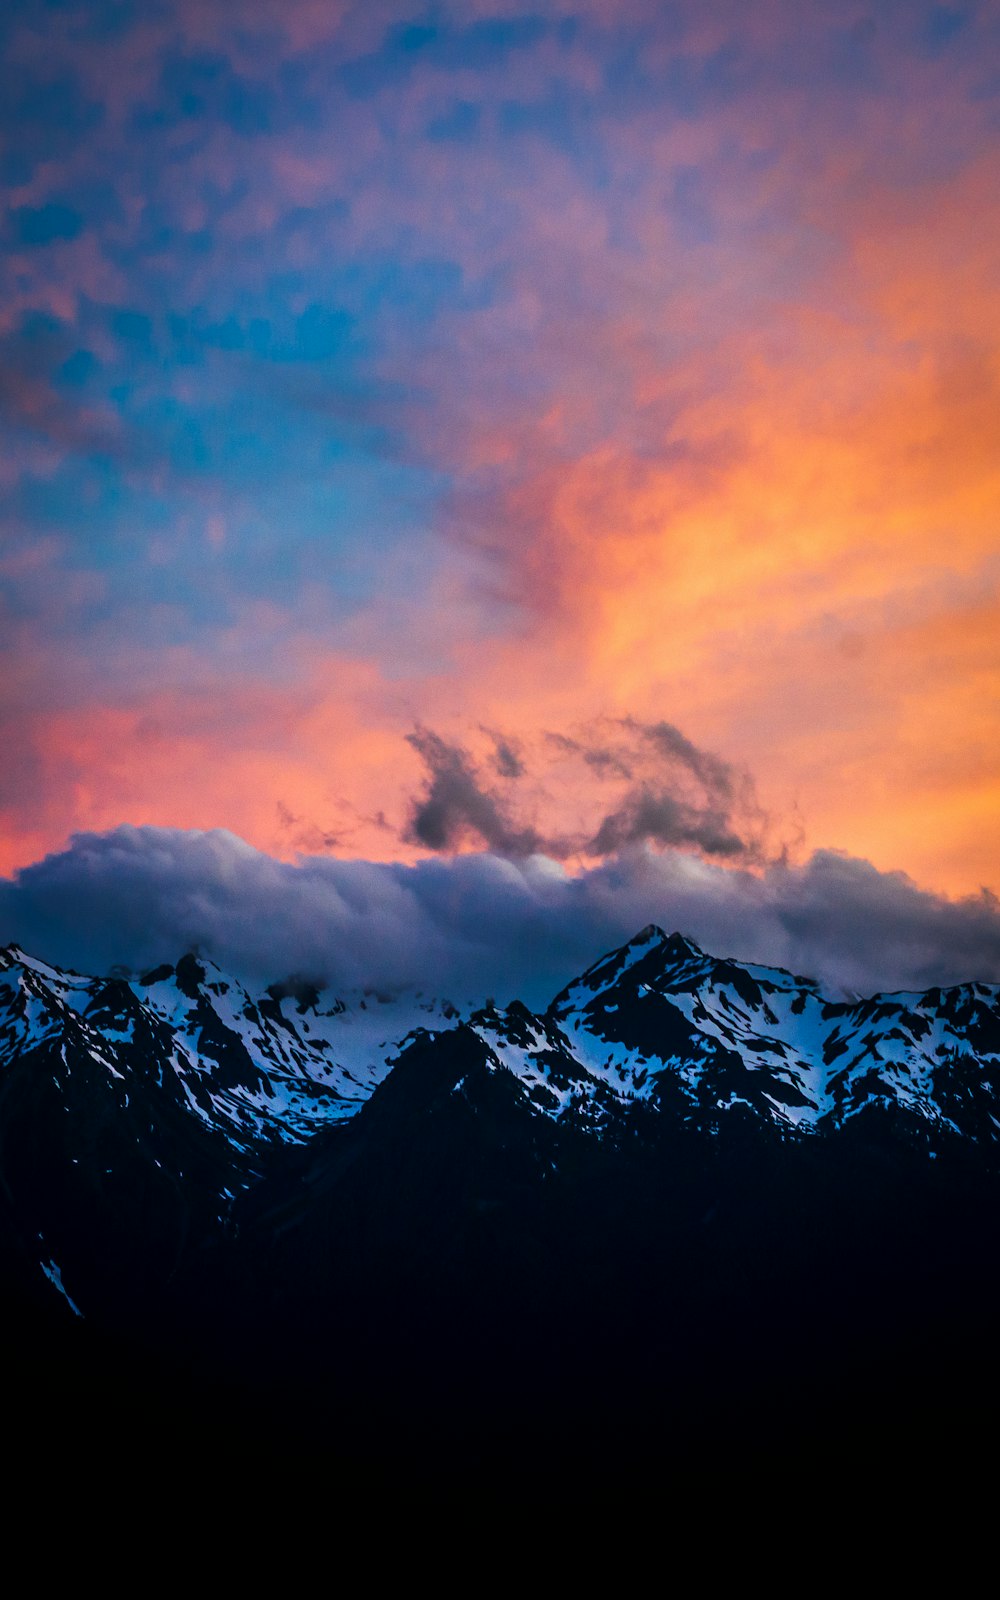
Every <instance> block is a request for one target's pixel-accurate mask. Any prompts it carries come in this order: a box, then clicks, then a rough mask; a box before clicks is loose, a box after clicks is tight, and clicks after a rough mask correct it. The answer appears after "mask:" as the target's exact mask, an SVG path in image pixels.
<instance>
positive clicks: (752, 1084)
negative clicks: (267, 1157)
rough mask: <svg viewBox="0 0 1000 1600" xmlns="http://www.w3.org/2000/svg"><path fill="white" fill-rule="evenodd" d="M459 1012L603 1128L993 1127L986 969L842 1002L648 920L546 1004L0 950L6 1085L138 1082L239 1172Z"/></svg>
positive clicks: (528, 1094)
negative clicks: (109, 964)
mask: <svg viewBox="0 0 1000 1600" xmlns="http://www.w3.org/2000/svg"><path fill="white" fill-rule="evenodd" d="M459 1026H466V1027H468V1028H470V1029H471V1030H472V1031H473V1032H474V1033H475V1034H476V1035H477V1036H478V1037H479V1038H480V1039H481V1040H482V1041H483V1042H484V1043H485V1044H486V1045H487V1046H488V1056H487V1058H486V1059H487V1062H488V1069H489V1070H500V1069H504V1070H505V1071H506V1072H508V1073H510V1074H512V1075H513V1077H514V1078H515V1079H516V1080H517V1085H518V1089H519V1092H520V1093H522V1094H523V1095H524V1097H525V1099H526V1102H527V1104H528V1105H529V1106H530V1108H531V1109H532V1110H533V1111H535V1112H537V1113H538V1114H539V1115H542V1116H545V1117H548V1118H550V1119H553V1120H556V1121H558V1120H560V1119H562V1118H565V1117H570V1118H571V1120H572V1122H573V1123H574V1125H575V1126H577V1127H578V1128H582V1129H588V1130H590V1131H591V1132H593V1133H595V1134H600V1132H601V1130H602V1129H607V1128H609V1127H610V1126H611V1125H613V1124H614V1123H616V1122H617V1121H620V1120H621V1119H622V1118H623V1117H627V1116H628V1114H629V1111H630V1109H631V1108H633V1107H635V1106H636V1105H645V1106H647V1107H651V1108H655V1109H658V1110H660V1111H662V1112H663V1113H664V1114H667V1113H669V1114H671V1115H674V1116H676V1117H678V1118H680V1119H681V1120H682V1121H683V1122H685V1123H686V1124H690V1125H693V1126H695V1127H697V1128H699V1129H701V1130H702V1131H712V1130H714V1129H717V1128H718V1127H719V1126H720V1125H721V1123H722V1122H723V1121H724V1120H725V1118H726V1117H727V1116H729V1115H730V1114H732V1113H733V1112H735V1111H739V1112H741V1113H743V1114H746V1113H749V1114H750V1115H752V1116H753V1117H755V1118H758V1119H760V1120H762V1121H763V1122H765V1123H768V1124H771V1125H773V1127H774V1128H775V1130H776V1131H778V1132H781V1133H783V1134H787V1135H790V1134H795V1133H824V1132H831V1131H833V1130H835V1129H837V1128H839V1127H842V1126H844V1125H845V1124H846V1123H847V1122H849V1121H850V1120H851V1119H852V1118H854V1117H857V1116H858V1115H859V1114H861V1113H863V1112H865V1111H867V1110H870V1109H872V1108H881V1109H888V1108H895V1109H896V1110H897V1111H898V1112H900V1113H905V1114H907V1115H908V1116H909V1117H910V1118H911V1119H913V1120H915V1121H916V1122H922V1123H924V1124H926V1127H927V1130H928V1131H932V1130H943V1131H948V1132H951V1133H954V1134H957V1135H960V1136H965V1137H967V1138H971V1139H974V1140H976V1141H988V1142H996V1141H997V1140H998V1138H1000V990H998V988H997V986H991V985H987V984H983V983H975V982H972V983H968V984H963V985H961V986H958V987H954V988H950V989H931V990H929V991H928V992H926V993H924V994H890V995H875V996H873V997H872V998H871V999H865V1000H855V1001H848V1000H844V999H836V998H831V997H829V996H827V995H824V994H823V993H822V992H821V990H820V988H819V986H818V985H817V984H816V983H815V982H814V981H813V980H812V979H809V978H803V977H796V976H793V975H792V974H791V973H788V972H785V971H783V970H781V969H778V968H770V967H760V966H751V965H747V964H743V963H739V962H736V961H732V960H720V959H717V958H715V957H712V956H710V955H707V954H705V952H704V951H702V950H700V949H699V948H698V946H697V945H696V944H694V943H693V941H691V940H690V939H687V938H684V937H683V936H682V935H680V934H673V935H671V936H669V937H668V936H667V935H666V934H664V933H663V932H662V930H661V929H659V928H656V927H653V926H650V927H647V928H645V929H643V930H642V932H641V933H639V934H637V935H636V937H635V938H634V939H632V940H630V941H629V943H628V944H626V945H624V946H622V947H621V948H620V949H618V950H615V951H613V952H611V953H610V954H608V955H606V956H604V957H602V958H601V959H600V960H599V961H597V962H596V963H595V964H594V965H593V966H592V967H590V968H589V969H588V971H587V972H585V973H584V974H583V975H582V976H581V977H579V978H578V979H576V980H575V981H574V982H573V983H571V984H569V985H568V986H567V987H566V988H565V989H563V990H562V992H561V993H560V994H558V995H557V996H556V997H555V999H554V1000H553V1001H552V1003H551V1004H550V1005H549V1007H548V1008H547V1009H546V1010H545V1011H544V1012H543V1013H540V1014H534V1013H532V1012H530V1011H529V1010H528V1009H527V1007H525V1006H524V1005H522V1004H521V1003H520V1002H519V1001H514V1002H512V1003H511V1004H510V1005H508V1006H507V1007H505V1008H504V1009H503V1010H497V1009H496V1007H494V1006H492V1005H490V1006H487V1007H485V1008H480V1009H472V1008H471V1007H468V1006H466V1007H463V1008H462V1010H461V1011H460V1010H459V1009H458V1008H456V1007H455V1006H454V1005H453V1004H451V1003H449V1002H447V1001H435V1000H428V999H426V998H425V997H423V996H414V995H405V996H403V997H397V998H394V999H385V998H379V997H377V996H373V995H367V996H360V995H359V996H354V997H348V998H342V997H337V996H330V995H329V994H325V993H321V992H319V991H318V990H317V989H316V988H315V986H313V985H311V984H308V983H305V982H302V981H296V980H289V981H286V982H284V983H275V984H272V985H271V986H270V987H269V988H268V989H266V990H264V991H262V992H261V993H259V994H256V995H252V994H251V993H249V992H248V990H247V989H246V988H245V987H244V986H243V985H242V984H241V983H239V982H237V981H236V980H235V979H233V978H232V977H229V976H227V975H226V974H224V973H223V972H222V971H221V970H220V969H219V968H218V967H216V966H215V965H214V964H213V963H212V962H211V961H208V960H207V959H205V958H203V957H196V956H193V955H187V956H184V957H183V958H182V959H181V960H180V961H179V962H178V963H177V965H176V966H162V967H159V968H157V969H156V970H154V971H151V972H148V973H146V974H144V975H143V976H142V977H140V978H135V979H125V978H121V977H116V978H90V977H81V976H80V975H79V974H76V973H72V972H65V971H62V970H60V969H58V968H56V967H53V966H51V965H49V964H47V963H45V962H42V961H39V960H36V959H34V958H32V957H30V956H28V955H26V954H25V953H24V952H23V951H21V950H19V949H18V948H17V947H16V946H12V947H10V948H9V949H8V950H6V951H0V1093H2V1092H4V1089H6V1092H7V1096H8V1098H9V1096H10V1084H11V1080H12V1079H13V1078H15V1077H16V1078H18V1079H19V1080H21V1079H23V1080H24V1083H25V1092H26V1093H30V1092H32V1090H31V1088H30V1085H34V1091H35V1092H37V1090H38V1087H39V1085H38V1083H37V1082H36V1080H41V1079H44V1080H45V1086H46V1089H48V1088H49V1087H50V1086H51V1088H52V1089H54V1090H55V1091H56V1092H57V1094H59V1095H61V1096H62V1104H63V1105H64V1106H65V1108H66V1109H67V1111H68V1110H69V1109H70V1108H71V1107H73V1106H74V1103H75V1102H76V1101H77V1100H78V1099H79V1096H80V1094H81V1093H82V1090H83V1083H84V1081H85V1082H86V1084H87V1085H88V1086H89V1087H88V1092H92V1093H95V1094H96V1093H101V1094H103V1096H104V1097H105V1098H106V1099H107V1100H108V1102H109V1104H113V1105H114V1106H116V1107H117V1110H118V1113H119V1114H120V1115H121V1116H122V1117H126V1116H127V1114H128V1112H129V1110H130V1108H132V1106H133V1102H134V1100H135V1098H136V1096H137V1095H139V1096H140V1097H141V1098H142V1101H143V1107H144V1111H143V1114H144V1115H145V1114H146V1112H147V1111H148V1112H149V1115H150V1117H151V1119H152V1126H153V1127H154V1128H155V1126H156V1123H157V1121H158V1119H159V1118H161V1117H162V1116H164V1115H166V1114H167V1108H169V1109H170V1115H171V1116H172V1117H173V1118H174V1119H176V1117H177V1115H178V1114H180V1113H183V1114H185V1115H186V1116H187V1117H188V1118H190V1119H191V1121H192V1123H197V1124H198V1125H199V1129H200V1131H201V1132H202V1133H203V1134H207V1135H209V1136H210V1137H211V1138H212V1139H213V1140H215V1141H217V1142H219V1145H220V1149H222V1148H224V1149H225V1158H226V1161H227V1162H228V1163H230V1164H231V1165H232V1166H233V1168H234V1171H235V1172H236V1173H239V1172H241V1171H242V1172H243V1173H244V1175H245V1176H246V1177H247V1178H249V1176H250V1175H251V1174H252V1173H253V1171H254V1170H255V1168H256V1167H259V1165H260V1163H261V1161H262V1159H264V1154H263V1153H264V1152H266V1150H267V1148H268V1147H269V1146H272V1145H279V1144H282V1143H301V1142H303V1141H305V1140H307V1139H309V1138H310V1136H311V1135H312V1134H313V1133H315V1132H316V1131H317V1130H318V1129H319V1128H321V1127H324V1126H328V1125H330V1124H331V1123H336V1122H339V1121H343V1120H344V1119H346V1118H349V1117H352V1116H354V1115H355V1114H356V1113H357V1111H358V1110H359V1109H360V1108H361V1106H362V1105H363V1104H364V1103H365V1102H366V1101H367V1100H368V1099H369V1097H370V1096H371V1094H372V1092H373V1090H374V1089H375V1088H376V1087H377V1085H378V1084H379V1083H381V1082H382V1081H383V1080H384V1079H385V1077H386V1076H387V1074H388V1073H389V1072H390V1070H391V1069H392V1068H393V1066H394V1065H395V1064H396V1063H397V1062H398V1061H399V1060H400V1058H401V1056H402V1055H403V1054H404V1051H405V1049H406V1046H407V1044H408V1042H410V1041H412V1040H413V1039H414V1038H416V1037H417V1036H418V1035H420V1034H430V1035H431V1036H437V1035H438V1034H440V1033H442V1032H446V1031H449V1030H453V1029H455V1028H457V1027H459ZM154 1102H155V1106H156V1107H158V1109H155V1110H154V1109H153V1107H154ZM81 1113H82V1107H81V1106H79V1105H77V1106H76V1115H78V1116H79V1115H80V1114H81ZM133 1120H134V1117H133Z"/></svg>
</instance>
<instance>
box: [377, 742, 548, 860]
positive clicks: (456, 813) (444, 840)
mask: <svg viewBox="0 0 1000 1600" xmlns="http://www.w3.org/2000/svg"><path fill="white" fill-rule="evenodd" d="M407 739H408V741H409V743H410V744H411V745H412V746H413V748H414V749H415V750H416V751H417V752H418V754H419V755H420V756H421V757H422V759H423V761H424V763H425V765H426V767H427V771H428V776H427V782H426V784H425V786H424V791H423V794H422V795H421V796H420V797H419V799H417V800H416V801H415V802H414V805H413V808H412V811H411V815H410V821H409V824H408V827H407V831H406V837H407V839H409V840H410V841H411V842H412V843H414V844H420V845H423V846H424V848H425V849H427V850H441V851H450V850H458V849H460V848H461V846H462V845H463V844H467V843H469V842H470V841H473V842H478V843H480V844H484V845H486V847H487V848H488V849H490V850H494V851H496V852H497V854H498V855H503V856H515V857H517V856H529V855H534V854H535V853H536V851H538V850H541V849H542V848H543V844H544V841H543V840H542V839H541V837H540V836H539V835H538V834H537V833H535V831H534V829H532V828H520V827H518V826H517V825H516V824H515V823H514V822H513V821H512V820H511V818H510V817H509V815H508V814H507V811H506V808H505V807H504V805H503V802H502V801H501V800H500V799H499V798H498V796H497V795H495V794H493V793H491V791H490V790H489V789H487V788H485V787H484V786H483V784H482V782H481V780H480V778H479V775H478V774H477V772H476V771H475V768H474V767H473V764H472V761H471V759H470V757H469V755H468V754H467V752H466V751H464V750H463V749H462V748H461V746H460V745H454V744H446V743H445V741H444V739H442V738H440V737H439V736H438V735H437V734H436V733H432V732H431V730H430V729H429V728H417V729H415V731H414V732H413V733H411V734H407Z"/></svg>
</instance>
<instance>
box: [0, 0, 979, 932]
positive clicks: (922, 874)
mask: <svg viewBox="0 0 1000 1600" xmlns="http://www.w3.org/2000/svg"><path fill="white" fill-rule="evenodd" d="M3 28H4V31H5V37H4V40H3V53H2V59H3V69H2V70H3V74H4V79H5V82H4V88H3V95H2V99H0V107H2V110H0V116H2V135H0V138H2V146H0V150H2V154H0V182H2V185H3V200H4V206H3V222H2V228H3V251H2V255H3V264H2V273H3V279H2V282H3V292H2V296H0V340H2V356H0V426H2V430H3V439H4V444H3V451H2V457H0V650H2V678H0V696H2V699H0V717H2V720H3V751H4V758H3V763H2V768H0V872H2V873H5V874H7V875H8V876H9V875H11V874H15V873H17V872H18V871H19V869H25V868H31V864H32V863H36V862H39V861H40V860H41V859H42V858H43V857H46V856H52V855H53V854H56V855H59V854H60V853H61V852H62V853H65V852H66V851H67V850H68V849H69V850H72V849H75V848H78V846H71V845H70V844H69V841H70V839H71V836H73V835H75V834H81V833H82V834H92V835H99V836H102V837H103V836H106V835H110V834H111V833H113V831H114V830H119V829H120V828H121V827H122V825H125V824H128V825H133V826H138V827H142V826H143V825H152V826H153V827H155V828H157V829H160V830H182V831H185V832H186V831H189V830H211V829H225V830H228V831H229V832H230V833H232V834H234V835H236V836H238V837H239V838H240V839H242V840H244V841H246V842H247V843H248V844H249V845H251V846H253V847H255V848H256V850H258V851H260V852H264V853H265V854H266V855H267V856H268V857H277V858H279V860H280V861H281V862H284V863H293V862H296V861H298V860H300V859H301V858H302V857H304V856H308V857H317V856H319V857H330V858H333V859H336V860H337V861H344V860H355V859H359V860H360V859H364V860H367V861H370V862H378V863H396V864H403V865H406V864H410V865H413V864H419V863H421V862H424V861H427V860H429V859H430V858H441V859H443V860H445V861H450V860H451V859H452V858H453V857H455V856H462V855H464V854H467V853H478V854H482V853H484V852H485V853H487V854H490V855H493V856H496V857H498V858H499V859H502V860H504V861H509V862H513V863H514V864H515V866H516V865H517V864H518V863H521V864H522V865H523V863H525V862H526V861H528V860H529V859H535V858H545V859H547V860H548V861H549V862H554V863H558V872H559V873H560V874H562V875H563V876H566V875H568V876H569V877H573V876H574V875H575V876H577V877H579V876H580V875H581V874H582V875H584V876H586V875H587V874H593V873H594V872H595V871H597V870H604V867H606V865H607V863H609V862H612V861H617V860H620V859H622V858H623V857H624V856H628V854H629V852H632V853H633V855H634V853H635V852H636V851H642V852H644V853H645V855H646V856H647V857H649V856H657V857H658V856H661V855H664V854H665V853H666V854H668V855H671V859H673V856H674V855H676V854H679V855H680V856H681V857H683V858H684V862H687V863H688V866H687V867H685V870H689V871H695V870H699V871H700V870H702V868H704V870H706V871H707V870H709V869H711V871H712V872H714V873H716V874H717V875H718V874H719V873H723V872H730V873H735V874H742V875H743V881H748V879H752V878H754V877H755V876H756V878H758V879H761V880H762V879H763V877H766V875H767V874H768V873H774V872H786V873H787V872H788V871H793V870H794V871H799V872H803V873H805V872H808V871H812V870H815V862H816V860H817V859H820V860H825V861H827V862H829V861H830V860H831V859H832V857H831V853H840V855H842V856H843V857H845V858H850V859H851V860H852V861H854V862H856V863H867V864H870V868H871V869H874V872H875V874H876V879H875V880H873V881H876V880H877V881H879V882H881V881H883V877H884V881H886V882H888V883H891V884H896V885H898V883H899V881H900V880H899V879H898V876H897V875H898V874H900V873H902V874H906V875H907V876H908V878H909V879H911V880H912V881H913V886H915V888H914V892H916V891H917V890H920V891H925V892H926V893H927V895H929V896H931V897H936V899H935V902H934V903H935V904H937V905H944V904H945V902H946V900H956V899H957V900H961V901H966V902H968V898H969V897H978V900H977V905H978V907H979V911H978V913H977V914H978V915H981V916H982V917H988V916H993V917H995V902H992V901H991V900H990V897H989V896H986V897H983V896H982V895H981V892H980V891H981V890H982V889H983V888H984V887H985V888H987V889H1000V669H998V656H1000V7H997V6H996V5H995V4H992V3H989V0H982V3H972V4H963V5H953V6H943V5H929V4H925V3H923V0H881V3H880V4H879V5H878V6H876V7H869V6H867V5H865V4H852V3H849V0H755V3H754V4H752V5H749V4H746V3H745V0H733V3H729V0H701V3H697V0H681V3H677V4H673V3H664V4H656V3H653V0H615V3H614V4H611V3H610V0H565V3H564V0H549V3H547V4H545V5H541V6H538V7H536V8H535V9H534V10H531V9H530V7H526V6H525V5H524V4H523V3H521V4H507V3H505V0H462V3H458V0H454V3H439V4H429V5H424V6H417V5H409V4H406V3H404V0H385V3H380V0H363V3H361V0H359V3H351V0H244V3H242V4H240V5H233V4H226V3H223V0H159V3H157V0H143V3H141V4H140V3H137V0H136V3H128V0H107V3H101V0H78V3H73V0H68V3H65V4H56V3H51V4H43V3H42V0H23V3H20V0H8V3H7V5H6V6H5V7H4V23H3ZM128 837H130V838H131V837H133V835H131V834H129V835H128ZM144 837H153V835H148V836H144ZM817 852H818V853H819V855H818V856H817V854H816V853H817ZM692 863H693V865H692ZM810 863H813V866H812V867H810ZM602 864H603V865H602ZM682 865H683V862H682ZM674 866H676V862H674ZM532 870H536V869H535V868H533V869H532ZM537 870H541V869H540V868H539V869H537ZM552 870H553V871H555V870H556V869H555V868H553V869H552ZM658 870H659V869H658ZM671 870H673V868H672V869H671ZM859 870H860V868H859ZM865 870H869V868H867V867H866V868H865ZM879 875H883V876H879ZM713 881H716V880H713ZM718 881H721V880H718ZM924 903H925V904H930V900H929V899H928V900H925V902H924ZM991 906H992V908H993V909H992V911H991V910H990V907H991ZM665 915H666V914H665ZM991 926H993V927H994V935H995V923H991ZM2 931H3V930H2V929H0V932H2ZM996 948H997V949H998V950H1000V944H998V945H997V947H996Z"/></svg>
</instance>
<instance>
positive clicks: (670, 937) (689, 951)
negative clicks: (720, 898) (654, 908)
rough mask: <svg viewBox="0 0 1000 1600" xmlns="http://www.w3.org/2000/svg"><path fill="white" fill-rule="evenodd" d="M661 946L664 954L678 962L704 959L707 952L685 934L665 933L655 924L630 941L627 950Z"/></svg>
mask: <svg viewBox="0 0 1000 1600" xmlns="http://www.w3.org/2000/svg"><path fill="white" fill-rule="evenodd" d="M653 945H660V946H662V948H663V951H664V954H666V955H670V956H672V957H674V958H675V959H677V960H685V959H687V958H689V957H691V956H697V957H699V958H701V957H703V956H704V954H705V952H704V950H702V949H701V947H700V946H699V945H697V944H695V942H694V940H693V939H690V938H688V936H687V934H684V933H677V932H674V933H664V931H663V929H662V928H661V927H659V926H658V924H657V923H655V922H648V923H647V924H646V926H645V927H644V928H643V929H641V930H640V932H639V933H637V934H636V935H635V937H634V938H633V939H630V940H629V941H628V944H627V945H626V946H625V948H626V950H636V951H639V950H645V949H646V948H648V947H649V946H653Z"/></svg>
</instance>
